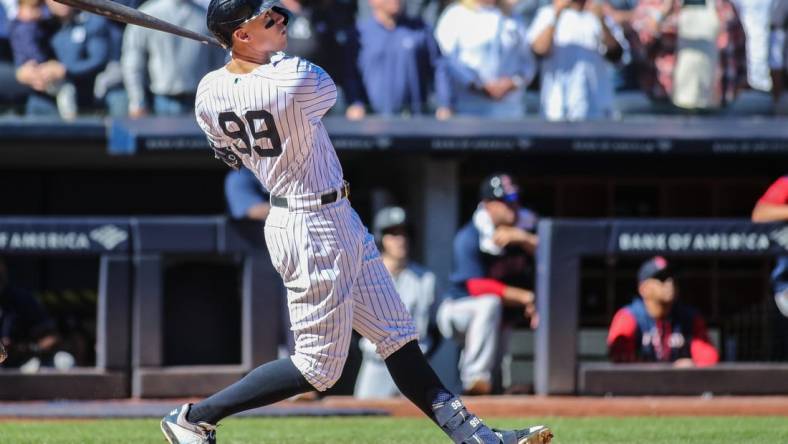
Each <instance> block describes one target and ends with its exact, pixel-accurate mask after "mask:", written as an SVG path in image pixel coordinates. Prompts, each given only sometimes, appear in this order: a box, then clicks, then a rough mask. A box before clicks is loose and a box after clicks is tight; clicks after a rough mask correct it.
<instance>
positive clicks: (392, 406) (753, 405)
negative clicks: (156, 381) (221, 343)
mask: <svg viewBox="0 0 788 444" xmlns="http://www.w3.org/2000/svg"><path fill="white" fill-rule="evenodd" d="M464 401H465V404H466V405H467V406H468V408H469V409H471V410H472V411H473V412H474V413H476V414H478V415H479V416H483V417H496V416H498V417H502V416H509V417H511V416H745V415H746V416H767V415H768V416H788V397H785V396H779V397H778V396H775V397H727V396H726V397H708V398H707V397H632V398H629V397H618V398H592V397H539V396H485V397H466V398H464ZM318 402H319V403H320V404H323V405H326V406H327V407H333V408H342V407H344V408H349V407H364V408H370V409H379V410H385V411H387V412H389V413H390V414H391V415H392V416H418V415H420V414H421V412H420V411H419V410H418V409H416V408H415V407H414V406H413V405H411V404H410V403H408V402H407V401H404V400H401V399H394V400H385V401H358V400H355V399H353V398H344V397H333V398H326V399H323V400H322V401H318ZM282 404H285V403H282Z"/></svg>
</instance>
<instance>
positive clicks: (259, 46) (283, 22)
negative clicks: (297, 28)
mask: <svg viewBox="0 0 788 444" xmlns="http://www.w3.org/2000/svg"><path fill="white" fill-rule="evenodd" d="M241 29H242V30H243V31H244V32H245V33H246V34H248V36H249V40H248V41H249V44H250V45H252V46H253V47H254V49H255V50H257V51H261V52H277V51H283V50H284V49H285V48H287V17H286V16H285V14H284V13H280V12H277V11H274V10H268V11H266V12H264V13H263V14H260V16H258V17H257V18H255V19H253V20H251V21H250V22H249V23H246V24H245V25H243V26H242V27H241Z"/></svg>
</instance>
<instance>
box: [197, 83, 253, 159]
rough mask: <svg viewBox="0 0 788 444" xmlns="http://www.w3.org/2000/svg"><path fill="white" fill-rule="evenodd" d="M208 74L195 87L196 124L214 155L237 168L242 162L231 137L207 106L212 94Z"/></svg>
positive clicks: (214, 112) (214, 111)
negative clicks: (221, 128) (219, 124)
mask: <svg viewBox="0 0 788 444" xmlns="http://www.w3.org/2000/svg"><path fill="white" fill-rule="evenodd" d="M210 76H211V74H208V75H206V76H205V77H204V78H203V79H202V80H201V81H200V85H199V86H198V87H197V98H196V101H195V104H194V115H195V117H196V119H197V125H199V126H200V129H201V130H202V132H203V133H205V137H207V138H208V144H209V145H210V146H211V148H212V149H213V155H214V157H215V158H217V159H219V160H221V161H222V162H224V163H225V164H227V166H229V167H230V168H232V169H234V170H239V169H240V168H241V166H243V163H242V162H241V159H240V158H239V157H238V155H237V154H236V153H235V152H234V151H233V150H232V139H230V138H229V137H227V136H226V135H225V134H224V133H223V132H222V131H221V130H220V129H219V128H218V126H217V125H218V116H217V115H216V112H217V111H216V110H212V109H210V107H209V106H208V100H209V97H210V95H211V94H212V91H211V88H210V86H209V85H210Z"/></svg>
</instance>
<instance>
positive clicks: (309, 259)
mask: <svg viewBox="0 0 788 444" xmlns="http://www.w3.org/2000/svg"><path fill="white" fill-rule="evenodd" d="M280 211H281V210H278V209H275V210H272V212H271V214H270V215H269V220H268V221H267V223H266V242H267V243H268V247H269V252H270V253H271V259H272V262H273V264H274V267H275V268H276V269H277V271H278V272H279V274H280V275H281V276H282V279H283V281H284V284H285V287H286V289H287V298H288V301H287V302H288V311H289V314H290V320H291V324H292V330H293V332H294V335H295V353H294V355H293V356H291V357H290V358H285V359H280V360H277V361H273V362H269V363H266V364H263V365H261V366H260V367H258V368H257V369H255V370H253V371H252V372H251V373H249V374H248V375H246V376H245V377H244V378H243V379H241V380H240V381H238V382H236V383H235V384H233V385H231V386H229V387H227V388H225V389H224V390H222V391H220V392H218V393H216V394H214V395H213V396H211V397H209V398H207V399H205V400H203V401H201V402H199V403H196V404H194V405H193V406H189V405H185V406H183V407H181V408H180V409H176V411H173V412H172V413H171V414H170V415H169V416H168V417H165V418H164V420H163V421H162V430H163V431H164V432H165V436H167V438H168V439H169V440H170V442H172V443H179V442H190V443H191V442H198V443H210V442H213V441H212V439H213V438H212V433H213V429H214V428H215V424H216V423H218V422H219V420H221V419H223V418H225V417H227V416H229V415H232V414H235V413H238V412H241V411H244V410H248V409H251V408H255V407H260V406H263V405H268V404H272V403H274V402H277V401H281V400H283V399H286V398H288V397H290V396H293V395H296V394H299V393H303V392H306V391H310V390H314V389H317V390H320V391H322V390H326V389H328V388H329V387H331V386H332V385H333V384H334V383H335V382H336V381H337V380H338V379H339V377H340V376H341V373H342V369H343V367H344V363H345V359H346V357H347V352H348V348H349V345H350V339H351V334H352V321H351V319H352V316H353V313H352V306H353V301H352V293H351V288H352V283H353V281H354V279H355V273H354V270H358V268H359V267H358V260H359V255H358V252H359V250H360V242H357V243H356V244H357V245H356V246H355V248H354V247H353V245H350V248H342V245H339V244H338V242H339V241H338V240H337V236H336V233H333V234H332V231H333V230H334V229H335V228H334V227H332V225H333V224H332V223H330V221H326V220H324V219H321V218H320V217H315V216H314V213H288V214H287V215H286V216H285V215H283V214H281V213H280ZM314 219H317V220H314ZM307 224H309V225H310V230H309V231H308V230H307V229H306V226H307ZM313 229H314V230H315V231H318V232H320V233H322V235H314V236H313V235H311V234H310V232H311V230H313ZM179 433H180V434H181V435H183V436H184V437H183V438H179V437H178V436H177V435H178V434H179ZM189 434H191V435H189ZM187 438H190V439H193V441H187Z"/></svg>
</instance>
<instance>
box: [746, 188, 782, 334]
mask: <svg viewBox="0 0 788 444" xmlns="http://www.w3.org/2000/svg"><path fill="white" fill-rule="evenodd" d="M752 221H753V222H787V221H788V174H786V175H785V176H783V177H781V178H779V179H777V181H776V182H774V183H773V184H772V185H771V186H770V187H769V189H768V190H766V193H765V194H764V195H763V196H762V197H761V198H760V200H758V203H757V204H756V205H755V208H754V209H753V211H752ZM772 284H773V285H774V300H775V302H776V303H777V308H779V309H780V313H782V314H783V315H784V316H785V317H787V318H788V256H780V257H778V258H777V265H776V266H775V267H774V271H773V272H772Z"/></svg>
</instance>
